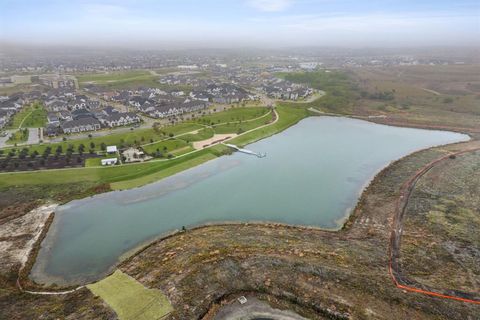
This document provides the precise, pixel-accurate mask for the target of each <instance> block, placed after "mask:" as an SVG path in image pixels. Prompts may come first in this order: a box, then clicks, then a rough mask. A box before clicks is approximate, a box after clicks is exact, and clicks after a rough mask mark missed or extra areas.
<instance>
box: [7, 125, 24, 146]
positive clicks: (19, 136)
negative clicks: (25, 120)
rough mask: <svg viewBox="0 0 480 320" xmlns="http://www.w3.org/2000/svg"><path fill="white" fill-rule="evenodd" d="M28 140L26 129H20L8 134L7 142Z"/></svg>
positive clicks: (13, 142)
mask: <svg viewBox="0 0 480 320" xmlns="http://www.w3.org/2000/svg"><path fill="white" fill-rule="evenodd" d="M27 140H28V129H20V130H17V131H15V132H14V133H12V134H11V135H10V137H9V138H8V140H7V143H8V144H15V143H22V142H25V141H27Z"/></svg>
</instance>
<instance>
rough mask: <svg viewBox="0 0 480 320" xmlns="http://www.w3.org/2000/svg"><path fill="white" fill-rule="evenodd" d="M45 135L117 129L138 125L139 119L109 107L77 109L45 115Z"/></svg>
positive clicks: (133, 114)
mask: <svg viewBox="0 0 480 320" xmlns="http://www.w3.org/2000/svg"><path fill="white" fill-rule="evenodd" d="M47 119H48V126H47V130H46V131H47V134H48V135H49V136H54V135H57V134H59V133H62V132H63V133H67V134H70V133H79V132H86V131H96V130H100V129H101V128H102V127H109V128H114V127H119V126H125V125H130V124H135V123H140V122H141V118H140V116H138V115H137V114H135V113H132V112H119V111H118V110H116V109H115V108H113V107H111V106H107V107H105V108H103V109H94V110H86V109H79V110H75V111H73V112H71V113H70V112H66V111H60V112H50V113H48V115H47Z"/></svg>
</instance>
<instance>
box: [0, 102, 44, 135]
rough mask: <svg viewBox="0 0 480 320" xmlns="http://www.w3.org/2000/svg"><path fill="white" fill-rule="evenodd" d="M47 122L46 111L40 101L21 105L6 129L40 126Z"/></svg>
mask: <svg viewBox="0 0 480 320" xmlns="http://www.w3.org/2000/svg"><path fill="white" fill-rule="evenodd" d="M46 122H47V111H46V110H45V109H44V108H43V106H42V104H40V103H33V104H32V105H29V106H25V107H23V108H22V109H21V110H20V112H17V113H16V114H15V115H14V116H13V119H12V121H11V123H10V125H8V126H7V128H6V129H19V128H41V127H43V126H45V123H46Z"/></svg>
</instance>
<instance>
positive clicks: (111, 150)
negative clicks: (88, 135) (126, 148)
mask: <svg viewBox="0 0 480 320" xmlns="http://www.w3.org/2000/svg"><path fill="white" fill-rule="evenodd" d="M117 151H118V150H117V146H107V153H117Z"/></svg>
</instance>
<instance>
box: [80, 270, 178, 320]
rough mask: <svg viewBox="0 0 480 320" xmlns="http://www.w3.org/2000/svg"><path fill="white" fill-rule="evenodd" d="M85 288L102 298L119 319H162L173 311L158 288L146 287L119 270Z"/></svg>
mask: <svg viewBox="0 0 480 320" xmlns="http://www.w3.org/2000/svg"><path fill="white" fill-rule="evenodd" d="M87 288H88V289H90V291H92V293H93V294H94V295H96V296H99V297H100V298H102V299H103V300H104V301H105V302H106V303H107V304H108V305H109V306H110V307H111V308H112V309H113V310H114V311H115V312H116V313H117V315H118V318H119V319H120V320H147V319H148V320H151V319H162V318H163V317H165V316H166V315H168V314H169V313H170V312H172V311H173V307H172V305H171V304H170V302H169V301H168V299H167V297H166V296H165V295H164V294H163V293H162V292H161V291H160V290H156V289H148V288H146V287H144V286H143V285H142V284H141V283H140V282H138V281H136V280H135V279H133V278H132V277H130V276H128V275H126V274H125V273H123V272H121V271H120V270H116V271H115V272H114V273H113V274H112V275H111V276H108V277H106V278H105V279H103V280H101V281H99V282H97V283H94V284H90V285H87Z"/></svg>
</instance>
